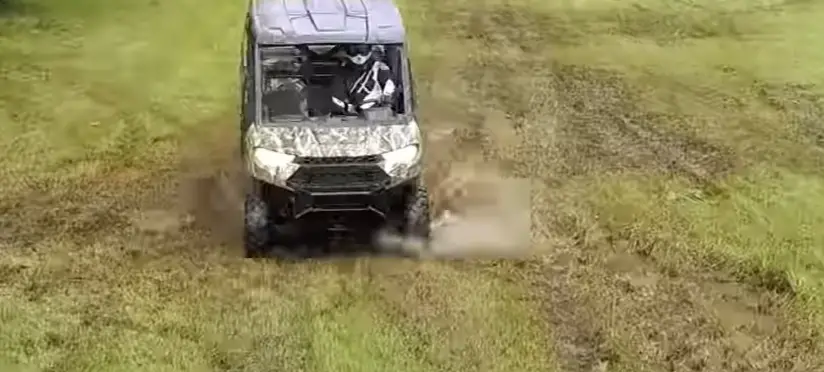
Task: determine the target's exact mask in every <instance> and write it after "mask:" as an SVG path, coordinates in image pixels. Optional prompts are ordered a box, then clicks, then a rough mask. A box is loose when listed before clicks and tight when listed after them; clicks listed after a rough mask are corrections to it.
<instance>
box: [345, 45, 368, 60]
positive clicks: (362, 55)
mask: <svg viewBox="0 0 824 372" xmlns="http://www.w3.org/2000/svg"><path fill="white" fill-rule="evenodd" d="M373 50H374V48H372V47H371V46H369V45H366V44H357V45H352V46H350V47H349V48H348V50H347V53H346V59H348V60H349V62H352V63H354V64H356V65H363V64H364V63H366V62H368V61H369V59H370V58H371V57H372V52H373Z"/></svg>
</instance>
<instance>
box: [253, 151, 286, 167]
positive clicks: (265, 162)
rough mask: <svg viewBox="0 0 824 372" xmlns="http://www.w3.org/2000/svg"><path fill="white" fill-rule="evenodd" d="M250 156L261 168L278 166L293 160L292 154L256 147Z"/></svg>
mask: <svg viewBox="0 0 824 372" xmlns="http://www.w3.org/2000/svg"><path fill="white" fill-rule="evenodd" d="M252 157H253V158H254V159H255V163H257V165H258V166H259V167H262V168H280V167H284V166H286V165H289V164H292V161H293V160H295V156H294V155H289V154H284V153H282V152H277V151H272V150H267V149H264V148H256V149H255V152H254V154H253V155H252Z"/></svg>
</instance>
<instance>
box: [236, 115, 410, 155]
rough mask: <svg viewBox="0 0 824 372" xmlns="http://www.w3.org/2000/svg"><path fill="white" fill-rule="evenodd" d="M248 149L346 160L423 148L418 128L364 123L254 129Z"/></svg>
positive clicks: (258, 126) (404, 124)
mask: <svg viewBox="0 0 824 372" xmlns="http://www.w3.org/2000/svg"><path fill="white" fill-rule="evenodd" d="M246 141H247V145H249V147H248V148H250V149H251V148H256V147H263V148H266V149H269V150H273V151H278V152H282V153H286V154H289V155H296V156H302V157H339V156H340V157H343V156H364V155H377V154H382V153H386V152H389V151H392V150H397V149H400V148H403V147H406V146H409V145H414V144H420V142H421V133H420V130H419V128H418V124H417V123H416V122H415V121H414V120H412V121H410V122H408V123H397V124H394V123H393V124H381V125H364V124H363V123H357V124H352V125H350V126H347V125H340V124H335V125H330V126H323V125H318V124H314V123H313V124H310V125H307V124H295V125H292V126H263V125H254V126H252V128H250V130H249V131H248V133H247V137H246Z"/></svg>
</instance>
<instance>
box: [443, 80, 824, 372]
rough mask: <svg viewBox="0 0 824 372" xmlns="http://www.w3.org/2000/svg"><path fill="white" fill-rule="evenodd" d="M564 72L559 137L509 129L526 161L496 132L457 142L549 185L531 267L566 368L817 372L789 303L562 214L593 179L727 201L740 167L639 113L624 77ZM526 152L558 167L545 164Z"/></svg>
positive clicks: (593, 221)
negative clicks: (668, 179) (602, 175)
mask: <svg viewBox="0 0 824 372" xmlns="http://www.w3.org/2000/svg"><path fill="white" fill-rule="evenodd" d="M558 67H559V68H558V69H556V77H555V79H554V80H551V81H550V83H549V86H550V87H551V89H557V90H558V91H560V92H563V93H564V94H559V95H557V97H573V98H572V99H569V100H567V101H566V102H564V101H562V102H560V103H559V104H558V106H557V107H559V108H561V110H559V111H557V113H556V115H557V116H556V118H557V119H556V120H549V123H555V124H554V127H552V126H550V127H548V128H547V127H538V128H536V127H528V126H527V127H525V128H513V130H514V131H518V132H520V135H521V141H520V144H519V145H517V146H516V147H517V148H518V150H519V151H520V152H521V153H520V155H519V154H513V153H507V150H502V149H501V148H502V147H503V146H499V144H497V143H496V140H495V134H494V133H492V131H491V130H489V128H480V129H479V128H478V127H477V126H475V127H474V128H466V129H463V131H462V132H461V131H459V133H464V134H465V135H466V134H467V133H468V134H469V135H467V136H466V137H467V138H466V140H467V141H469V142H471V143H473V145H474V148H475V149H476V150H477V151H478V152H480V153H483V154H486V155H487V158H488V159H490V160H492V159H495V160H503V161H502V162H501V164H504V165H503V166H504V167H509V169H505V172H508V173H515V174H539V175H541V176H539V177H538V178H539V179H542V180H543V181H545V183H546V185H547V187H545V188H542V189H538V191H537V192H538V193H539V195H536V196H534V199H537V200H542V201H543V202H545V203H547V204H548V205H547V206H533V226H541V227H542V228H541V229H540V231H541V232H539V236H538V240H539V241H543V243H539V244H543V245H546V246H547V247H544V248H543V251H544V252H548V254H547V255H546V256H544V257H543V258H541V259H539V260H538V261H537V262H538V263H535V264H536V265H538V267H540V269H538V271H541V272H543V273H544V274H543V275H542V276H540V278H539V279H535V280H534V282H533V286H534V287H535V288H536V291H537V292H538V293H541V294H542V296H543V301H544V303H545V311H546V312H547V313H548V315H549V322H550V324H551V330H550V332H552V334H553V335H554V338H555V340H556V348H557V350H556V354H557V356H558V357H559V358H560V360H561V365H562V368H563V370H564V371H576V372H577V371H586V372H588V371H607V370H615V369H614V368H618V369H617V370H632V371H719V372H720V371H772V370H775V371H790V370H798V371H812V370H816V369H817V368H819V367H822V366H823V365H822V364H821V363H822V361H823V359H822V358H821V357H820V355H822V352H824V347H821V346H820V345H816V343H815V340H816V337H817V336H816V334H815V333H814V332H811V333H804V332H801V333H799V331H797V330H798V329H799V328H798V327H799V324H798V323H797V322H796V320H795V319H791V318H787V315H786V314H787V311H786V310H787V308H788V306H790V301H791V300H792V293H790V292H786V291H782V290H781V288H777V289H775V290H769V289H765V288H763V287H758V288H756V287H749V286H747V285H745V284H741V283H739V282H737V281H736V280H735V279H734V278H732V277H730V276H729V275H728V274H726V273H724V272H717V271H713V270H707V267H706V266H704V265H700V264H698V265H697V266H696V267H688V266H687V267H679V268H678V269H679V270H678V271H676V270H674V268H673V267H671V266H667V265H665V264H662V263H659V262H656V259H655V258H654V257H652V256H649V252H650V251H651V250H652V248H651V247H648V246H642V245H651V244H655V243H654V242H644V241H638V240H634V239H627V238H626V237H623V236H622V235H626V234H625V233H623V232H620V231H616V232H610V231H607V230H604V229H603V228H602V227H600V226H599V224H598V222H597V217H596V216H592V215H589V213H590V212H587V211H586V210H581V209H580V207H581V206H580V205H571V206H565V204H568V203H569V202H570V201H569V197H570V196H569V195H565V194H564V192H565V191H563V190H564V185H565V184H566V183H567V180H571V179H575V177H577V176H579V175H584V174H589V173H590V172H593V171H600V172H607V173H609V172H613V173H621V172H632V173H637V174H650V175H653V174H669V175H672V176H676V177H682V178H683V179H685V180H688V181H690V182H691V183H693V184H694V185H695V186H696V187H697V188H699V189H701V190H703V192H704V193H705V194H706V195H707V196H712V195H715V194H718V193H720V192H722V191H721V189H720V188H719V187H718V186H717V180H719V179H721V178H723V176H724V175H726V174H728V172H729V171H731V170H733V169H735V167H736V160H735V157H734V155H733V154H732V151H731V150H729V149H725V148H723V147H722V146H719V145H715V144H712V143H709V142H705V141H702V140H699V139H697V138H696V137H695V136H691V135H690V134H689V133H686V132H684V131H681V132H679V130H678V127H679V126H678V124H677V122H676V120H684V118H677V117H668V116H665V115H661V114H653V113H647V112H644V110H643V108H642V107H640V106H639V105H638V104H636V103H635V102H634V101H633V98H632V97H633V94H632V92H631V91H629V90H628V88H626V87H625V86H623V85H622V83H621V79H620V77H618V76H616V75H613V74H610V73H607V72H604V71H596V70H585V69H580V68H577V67H569V66H558ZM592 97H599V99H597V100H596V99H591V98H592ZM667 121H669V122H667ZM497 124H498V125H511V126H513V127H515V125H514V124H513V123H512V122H503V123H500V122H499V123H497ZM527 125H528V124H527ZM550 125H552V124H550ZM662 128H671V130H670V131H664V130H662ZM541 134H543V135H545V136H544V137H539V135H541ZM546 135H555V136H556V139H555V140H553V139H551V138H548V137H546ZM479 138H480V139H479ZM538 138H540V139H538ZM547 141H549V143H551V145H547ZM508 151H511V149H510V150H508ZM529 154H533V155H538V154H543V155H545V157H549V158H552V157H555V159H554V161H552V162H540V163H538V162H536V160H537V159H540V158H536V157H531V158H530V157H527V156H528V155H529ZM553 207H554V208H553ZM571 210H573V211H575V212H574V214H571V215H569V214H565V213H569V212H570V211H571ZM656 248H659V249H666V247H656ZM698 266H701V267H698Z"/></svg>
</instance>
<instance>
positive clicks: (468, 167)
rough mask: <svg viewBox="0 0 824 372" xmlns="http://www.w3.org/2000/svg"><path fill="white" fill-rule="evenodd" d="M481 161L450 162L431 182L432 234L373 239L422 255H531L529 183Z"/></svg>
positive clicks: (383, 245)
mask: <svg viewBox="0 0 824 372" xmlns="http://www.w3.org/2000/svg"><path fill="white" fill-rule="evenodd" d="M489 168H490V167H489V165H488V164H487V165H486V166H485V165H484V164H453V165H452V166H450V172H449V174H448V175H447V176H446V177H445V178H442V179H440V180H437V181H436V182H432V183H430V186H429V187H430V191H431V194H432V202H433V211H434V212H435V213H434V216H433V222H432V239H431V240H430V241H429V243H428V244H426V243H425V242H423V241H420V240H415V239H411V238H403V237H401V236H397V235H392V234H389V233H387V232H382V233H380V234H379V235H378V239H377V244H378V245H379V246H380V247H381V248H382V249H385V250H389V251H392V250H397V251H402V252H403V253H406V254H413V255H416V256H418V257H421V258H514V257H522V256H525V255H529V254H530V227H531V218H530V207H529V201H530V188H529V184H528V182H526V181H524V180H519V179H511V178H506V177H503V176H501V175H500V174H498V173H496V172H494V171H491V170H489Z"/></svg>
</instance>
